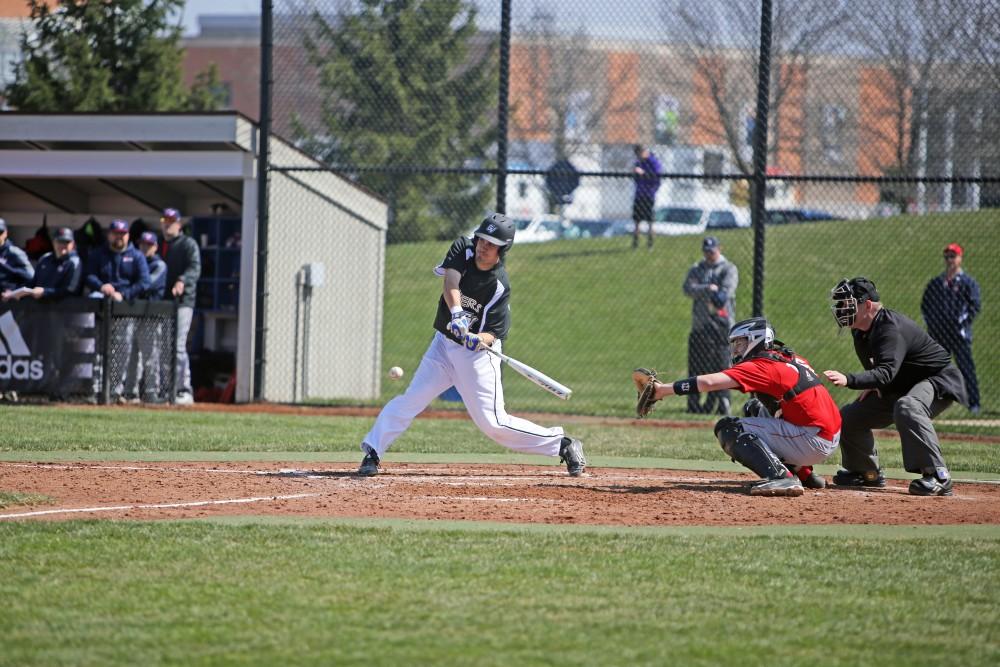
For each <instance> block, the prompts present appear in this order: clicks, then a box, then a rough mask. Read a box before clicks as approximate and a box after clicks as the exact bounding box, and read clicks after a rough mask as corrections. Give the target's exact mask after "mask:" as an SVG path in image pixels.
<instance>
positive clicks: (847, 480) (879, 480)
mask: <svg viewBox="0 0 1000 667" xmlns="http://www.w3.org/2000/svg"><path fill="white" fill-rule="evenodd" d="M833 483H834V484H836V485H837V486H877V487H879V488H881V487H884V486H885V475H884V474H883V473H882V470H881V469H879V470H866V471H864V472H853V471H851V470H838V471H837V474H836V475H834V476H833Z"/></svg>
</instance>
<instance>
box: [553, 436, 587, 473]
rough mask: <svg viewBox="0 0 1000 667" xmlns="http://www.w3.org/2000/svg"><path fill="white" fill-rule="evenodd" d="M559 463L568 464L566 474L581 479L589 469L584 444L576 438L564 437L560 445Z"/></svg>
mask: <svg viewBox="0 0 1000 667" xmlns="http://www.w3.org/2000/svg"><path fill="white" fill-rule="evenodd" d="M559 461H560V462H561V463H565V464H566V472H568V473H569V476H570V477H579V476H580V475H582V474H583V473H584V471H585V470H586V468H587V459H586V458H584V456H583V443H582V442H580V441H579V440H577V439H576V438H570V437H563V439H562V442H560V443H559Z"/></svg>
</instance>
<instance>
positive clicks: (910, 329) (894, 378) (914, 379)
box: [847, 308, 968, 405]
mask: <svg viewBox="0 0 1000 667" xmlns="http://www.w3.org/2000/svg"><path fill="white" fill-rule="evenodd" d="M851 334H852V335H853V336H854V351H855V352H856V353H857V355H858V359H859V360H860V361H861V365H862V366H864V367H865V372H864V373H849V374H848V375H847V386H848V387H850V388H851V389H879V390H881V391H882V392H883V394H884V395H888V396H901V395H903V394H905V393H906V392H908V391H909V390H910V389H911V388H912V387H913V386H914V385H915V384H917V383H918V382H921V381H923V380H930V381H931V384H933V385H934V389H935V391H936V394H937V395H938V396H945V397H948V398H952V399H954V400H956V401H958V402H959V403H962V404H963V405H965V403H966V401H967V400H968V399H967V398H966V394H965V384H964V382H963V381H962V376H961V374H960V373H959V371H958V368H956V367H955V365H954V364H952V363H951V354H949V353H948V351H947V350H945V349H944V348H943V347H941V345H939V344H938V343H937V342H935V340H934V339H933V338H931V337H930V336H929V335H927V332H926V331H924V330H923V329H921V328H920V327H919V326H918V325H917V323H916V322H914V321H913V320H911V319H910V318H909V317H907V316H905V315H903V314H901V313H898V312H896V311H894V310H889V309H888V308H882V309H881V310H880V311H879V312H878V314H877V315H875V320H874V321H873V322H872V326H871V328H870V329H869V330H868V331H859V330H857V329H853V330H851Z"/></svg>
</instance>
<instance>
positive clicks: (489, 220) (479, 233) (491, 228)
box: [474, 213, 515, 257]
mask: <svg viewBox="0 0 1000 667" xmlns="http://www.w3.org/2000/svg"><path fill="white" fill-rule="evenodd" d="M514 230H515V227H514V221H513V220H511V219H510V218H508V217H507V216H506V215H504V214H503V213H491V214H490V215H487V216H486V217H485V218H483V221H482V222H481V223H479V227H478V228H477V229H476V232H475V234H474V236H475V237H476V238H480V239H486V240H487V241H489V242H490V243H492V244H493V245H498V246H500V257H503V256H505V255H506V254H507V251H508V250H510V247H511V246H512V245H514Z"/></svg>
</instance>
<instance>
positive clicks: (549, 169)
mask: <svg viewBox="0 0 1000 667" xmlns="http://www.w3.org/2000/svg"><path fill="white" fill-rule="evenodd" d="M273 4H274V21H273V44H274V84H273V95H272V108H273V129H274V131H275V132H276V133H278V134H280V135H282V136H284V137H286V138H288V139H290V140H292V141H293V142H294V143H295V144H296V145H297V146H298V147H299V148H300V149H302V150H303V151H305V152H307V153H309V154H310V155H312V156H314V157H316V158H318V159H319V160H321V161H322V162H323V163H324V164H327V165H329V168H330V169H331V170H332V171H335V172H337V173H339V174H343V175H345V176H347V177H349V178H351V179H353V180H355V181H356V182H357V183H359V184H361V185H363V186H364V187H366V188H368V189H370V190H371V191H373V192H375V193H376V194H377V195H379V196H380V197H381V198H383V199H384V200H385V201H386V202H387V204H388V206H389V210H390V214H389V218H390V220H389V231H388V234H387V238H386V241H387V243H388V247H387V251H386V259H385V267H384V276H385V303H384V311H383V313H384V322H383V341H382V343H383V344H382V350H381V356H380V358H379V361H378V363H380V364H381V365H382V366H383V367H384V368H385V369H388V368H389V367H390V366H397V365H398V366H401V367H403V368H404V369H407V370H410V369H414V368H415V367H416V363H417V361H418V360H419V358H420V356H421V355H422V353H423V350H424V347H425V344H426V341H427V339H429V337H430V335H431V326H430V325H431V321H432V319H433V316H434V309H435V302H436V300H437V298H438V295H439V294H440V290H441V285H440V279H438V278H435V277H434V276H433V275H432V274H431V273H430V269H431V268H432V267H433V266H434V265H436V264H437V263H438V262H439V261H440V260H441V258H442V257H443V255H444V253H445V251H446V250H447V247H448V244H449V243H450V241H452V240H453V239H454V238H455V237H456V236H457V235H459V234H466V233H469V232H470V231H471V230H472V229H473V228H474V227H475V226H476V224H477V223H478V222H479V221H480V220H481V219H482V217H483V214H484V212H485V211H487V210H500V209H502V210H505V211H506V212H507V213H508V214H509V215H511V216H512V217H514V218H515V219H516V220H517V224H518V232H517V237H516V240H515V247H514V250H513V251H512V252H511V253H510V255H509V256H508V260H507V264H508V270H509V272H510V275H511V281H512V297H511V299H512V301H511V303H512V317H513V327H512V333H511V336H510V339H509V341H508V343H507V345H506V346H505V351H506V352H508V353H509V354H512V355H513V356H515V357H518V358H523V360H525V361H527V362H528V363H531V364H532V365H536V366H537V367H539V368H540V369H542V370H544V371H545V372H547V373H549V374H550V375H552V376H553V377H555V378H557V379H558V380H560V381H562V382H563V383H565V384H568V385H569V386H571V387H573V389H574V390H575V391H574V397H573V399H572V401H570V402H569V403H567V404H561V403H558V404H557V403H556V402H553V401H552V400H550V399H549V397H547V396H545V395H542V394H540V393H539V392H537V390H536V389H535V388H533V387H531V386H530V385H528V384H527V383H522V382H518V381H516V380H515V381H508V383H507V386H506V391H507V396H508V402H509V404H510V405H511V407H512V408H513V409H515V410H516V409H527V408H542V409H547V410H548V409H552V410H559V409H563V410H573V411H579V412H591V413H599V414H627V413H628V411H629V406H628V401H627V400H625V398H624V396H625V395H626V394H627V391H628V389H627V376H628V372H627V371H628V370H630V369H631V368H632V367H633V366H635V365H650V366H655V367H657V368H658V369H659V370H660V371H661V373H662V374H664V375H666V376H668V377H674V376H683V375H686V374H687V373H688V372H689V371H690V370H698V369H707V365H713V364H715V365H717V364H718V361H713V359H715V357H716V356H717V355H719V354H723V355H724V353H721V352H720V348H721V345H722V343H721V338H720V336H719V334H718V330H719V329H724V328H725V326H726V323H727V322H730V321H732V320H733V319H734V318H735V319H737V320H738V319H743V318H746V317H749V316H751V315H753V314H757V313H755V312H753V311H755V310H760V311H762V314H765V315H767V316H768V317H769V318H770V319H771V320H772V322H773V324H774V325H775V327H776V329H777V333H778V336H779V337H780V338H781V339H782V340H784V341H785V342H786V343H788V344H789V345H791V346H792V347H794V348H795V349H796V350H797V351H798V352H800V353H801V354H803V355H804V356H806V357H807V358H809V359H810V360H811V361H812V362H813V364H814V366H815V367H816V368H817V369H825V368H837V369H842V370H847V371H851V370H856V369H857V368H858V362H857V359H856V358H855V357H854V353H853V349H852V346H851V344H850V342H849V340H848V338H846V337H843V338H839V339H838V338H837V336H836V325H835V323H834V321H833V319H832V317H831V315H830V312H829V308H828V294H829V291H830V289H831V288H832V287H833V286H834V284H836V282H837V281H838V280H839V279H841V278H844V277H852V276H855V275H866V276H868V277H869V278H871V279H872V280H874V281H875V283H876V284H877V285H878V287H879V289H880V291H881V293H882V295H883V301H884V302H885V304H886V305H887V306H888V307H889V308H893V309H898V310H900V311H902V312H903V313H905V314H907V315H909V316H910V317H912V318H913V319H915V320H917V321H918V322H922V323H923V322H924V321H925V320H926V324H927V325H928V326H929V327H930V328H931V330H932V333H934V334H935V335H936V336H938V337H940V338H941V342H942V343H943V344H946V345H947V346H949V349H952V350H953V351H954V353H955V354H956V355H957V357H958V359H959V361H960V364H959V365H960V367H962V368H963V370H964V371H965V372H967V376H968V377H969V381H970V383H971V382H972V377H971V376H972V366H973V363H974V364H975V366H976V371H977V374H978V391H979V393H980V394H981V396H982V398H981V405H982V406H983V409H985V410H986V411H988V412H989V411H996V410H997V409H998V406H1000V386H998V384H997V382H996V378H997V371H998V367H1000V359H998V358H997V355H996V354H995V353H994V352H992V350H991V349H990V348H989V347H987V346H986V345H985V344H983V342H982V341H988V340H993V339H995V338H996V337H997V334H998V329H1000V319H998V316H997V310H996V308H993V307H991V301H992V298H991V297H992V295H993V294H995V293H996V286H997V283H998V281H1000V275H998V271H997V268H996V265H994V264H993V263H992V261H991V260H989V259H988V258H989V257H991V256H992V257H995V256H997V252H998V250H1000V243H998V239H997V237H998V229H997V227H998V224H1000V209H998V207H1000V85H998V84H1000V22H998V21H997V18H996V17H997V16H1000V2H998V1H997V0H976V1H974V0H955V1H954V2H931V1H927V0H898V1H897V0H893V1H891V2H890V1H889V0H877V1H875V2H872V1H869V0H865V1H862V0H834V1H832V2H831V1H830V0H795V1H792V0H773V2H766V3H765V4H767V5H770V7H771V12H770V21H766V20H765V21H764V22H763V23H762V4H761V3H758V2H755V3H732V2H721V1H720V0H699V1H698V2H693V1H690V0H662V1H659V2H658V1H655V0H641V1H640V0H619V1H618V2H614V3H609V2H605V1H604V0H572V1H570V0H551V1H549V2H535V1H528V0H511V1H510V2H509V3H508V2H495V1H486V0H481V1H472V0H405V1H404V0H398V1H392V2H390V1H388V0H365V1H361V0H315V1H296V0H279V1H278V2H275V3H273ZM505 8H509V12H510V13H509V17H508V16H507V15H505V13H504V11H505ZM505 18H509V21H508V22H505V20H504V19H505ZM762 68H763V71H765V72H767V73H769V76H768V77H767V78H766V80H767V83H768V86H767V94H766V96H764V95H763V89H762V87H761V86H760V83H759V79H758V73H759V72H760V71H761V69H762ZM500 91H505V93H506V94H503V93H501V92H500ZM759 99H760V101H761V102H763V104H762V105H759V103H758V100H759ZM762 110H766V117H767V123H766V160H763V161H761V162H760V163H759V164H760V165H761V166H760V167H759V169H760V170H759V173H756V174H755V170H754V165H755V160H754V140H755V138H757V137H758V136H763V135H761V134H758V133H761V132H762V130H763V129H764V128H763V127H761V124H758V122H757V119H758V118H763V117H764V116H763V115H761V113H760V112H761V111H762ZM637 147H638V148H641V149H645V150H648V151H650V152H651V153H652V155H653V156H655V157H656V159H657V161H658V163H659V170H660V173H661V174H662V179H661V180H660V181H659V187H658V188H656V189H655V194H651V195H650V197H651V199H652V202H651V206H650V208H651V209H652V210H651V215H649V214H647V215H645V216H643V217H652V218H653V220H652V230H653V236H652V237H649V236H648V235H647V231H648V226H647V225H646V224H644V225H642V226H641V227H640V229H639V230H638V231H639V232H640V234H639V235H635V234H634V232H635V231H636V230H635V225H634V223H633V215H634V212H635V210H636V209H637V208H641V207H637V206H636V201H635V200H636V191H637V189H638V190H643V189H647V190H648V189H649V186H648V185H643V184H642V183H641V178H640V177H639V176H637V174H636V172H635V167H636V166H637V159H640V158H642V157H643V156H642V155H639V153H637V151H636V149H637ZM271 169H272V171H273V172H274V173H276V174H288V175H294V173H295V170H294V167H293V166H291V165H283V164H281V162H280V161H274V162H273V163H272V165H271ZM755 177H756V180H755ZM647 182H648V181H647ZM755 182H756V183H761V184H763V186H764V192H765V197H764V206H765V209H766V210H765V212H764V214H763V215H762V216H755V215H753V214H752V209H753V195H754V191H755V188H754V186H753V184H754V183H755ZM654 184H655V180H654ZM289 206H294V203H290V204H289ZM758 217H759V220H758V219H757V218H758ZM706 236H714V237H716V238H717V240H718V241H719V245H720V249H721V253H722V255H723V256H724V257H725V258H726V259H727V260H728V262H730V263H731V265H732V267H733V268H734V269H735V270H734V273H735V274H737V275H738V278H737V279H735V280H734V284H735V287H734V288H733V290H732V291H733V294H730V295H727V296H730V297H733V298H732V299H731V300H729V301H726V300H725V299H723V300H718V299H712V298H705V295H704V293H703V292H698V290H694V289H691V288H690V285H691V284H692V283H691V282H690V280H691V279H693V278H696V277H698V275H700V273H699V272H701V273H704V268H705V267H701V269H698V268H697V267H696V264H697V263H698V262H700V261H702V260H703V259H704V258H705V253H703V249H702V242H703V238H704V237H706ZM650 238H651V239H652V243H651V244H650V241H649V239H650ZM323 242H324V243H338V242H339V241H338V239H337V237H336V234H335V233H332V234H331V236H330V238H329V239H324V241H323ZM951 244H958V246H960V247H961V253H960V259H959V260H958V262H960V263H961V267H962V268H963V269H964V270H965V271H966V272H967V273H965V276H964V277H963V278H960V279H959V280H957V281H956V280H955V279H954V275H953V273H952V274H948V273H947V271H948V270H949V267H950V269H951V270H952V271H954V269H955V268H956V260H955V259H953V258H949V259H946V258H945V248H946V247H948V246H950V245H951ZM952 250H955V248H952ZM950 254H959V253H950ZM303 261H307V260H306V258H305V257H304V258H303ZM333 270H334V271H335V270H336V269H335V267H333ZM692 270H693V271H694V274H696V275H694V276H692V275H689V273H690V272H692ZM970 276H971V277H974V278H975V280H976V281H977V288H978V289H977V290H976V292H977V293H978V299H979V301H977V300H976V299H974V298H972V292H973V290H972V285H971V282H970V281H969V278H970ZM717 279H718V277H717V276H716V277H712V278H710V280H717ZM730 279H732V278H730ZM935 281H937V282H935ZM685 285H688V288H687V289H686V288H685ZM287 287H288V290H289V291H291V290H293V289H297V288H295V287H294V286H293V285H288V286H287ZM299 302H300V299H299V298H298V297H297V298H296V303H299ZM980 304H981V305H980ZM722 311H725V312H724V313H723V312H722ZM338 317H339V314H338V313H328V314H320V313H313V314H312V321H311V324H310V326H311V327H312V329H311V330H312V332H313V334H312V336H311V338H310V339H311V340H313V341H316V340H317V338H316V333H315V332H316V331H324V332H327V331H336V330H337V327H338V326H340V325H339V323H338ZM973 320H974V322H975V323H974V325H973V326H972V327H971V329H974V330H975V336H974V337H972V336H971V333H970V327H969V324H970V323H971V322H973ZM938 325H940V326H938ZM285 326H286V327H287V331H282V332H281V333H282V335H287V336H289V337H291V336H296V340H301V337H302V335H303V332H302V327H303V326H304V325H303V322H302V319H301V316H300V315H296V316H295V317H294V318H292V317H289V318H286V324H285ZM320 340H323V339H322V338H321V339H320ZM973 340H974V341H976V342H975V343H974V344H973V343H971V341H973ZM712 341H716V342H712ZM312 344H313V345H316V344H317V343H315V342H314V343H312ZM700 345H701V346H703V347H699V346H700ZM297 350H298V351H297V352H296V356H297V358H296V361H295V363H296V364H297V365H299V366H300V367H301V368H302V369H304V370H303V371H301V372H302V373H305V374H306V375H301V374H299V375H298V376H297V377H299V378H306V379H305V384H307V385H308V384H310V383H309V381H308V379H307V378H308V374H309V373H312V374H316V373H320V374H336V373H338V372H340V370H338V369H336V368H326V367H324V366H322V365H321V364H318V363H317V362H315V360H316V359H317V357H316V353H315V352H313V353H312V354H311V356H310V352H309V350H307V349H304V348H302V347H301V346H299V347H297ZM307 358H308V362H307V363H305V364H303V362H304V361H305V360H306V359H307ZM382 376H383V377H385V375H384V373H383V375H382ZM298 382H299V383H300V385H301V383H302V382H303V380H302V379H300V380H299V381H298ZM313 384H314V385H315V383H313ZM404 386H405V383H390V382H386V383H383V386H382V397H383V399H384V398H387V397H389V396H391V395H393V394H395V393H398V392H400V391H402V389H403V388H404ZM837 391H838V392H840V393H839V394H838V396H837V398H838V400H840V401H846V400H848V398H849V394H848V393H847V392H845V391H841V390H837ZM306 397H312V398H336V395H329V396H327V395H319V394H308V395H307V392H304V391H299V390H297V391H296V395H295V399H296V400H302V399H303V398H306ZM720 398H721V397H720ZM722 405H723V404H722V403H719V402H715V403H712V404H709V405H707V406H706V405H704V404H701V405H696V406H695V405H684V404H682V403H680V402H678V403H676V404H674V405H672V406H670V407H668V408H664V409H666V410H668V411H669V410H676V411H678V412H683V411H685V410H689V411H694V412H698V411H705V410H709V411H717V410H719V409H720V406H722ZM953 412H955V413H956V414H955V416H956V418H957V417H958V416H961V415H958V414H957V413H958V412H959V411H958V410H957V409H953ZM667 414H669V412H668V413H667Z"/></svg>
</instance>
